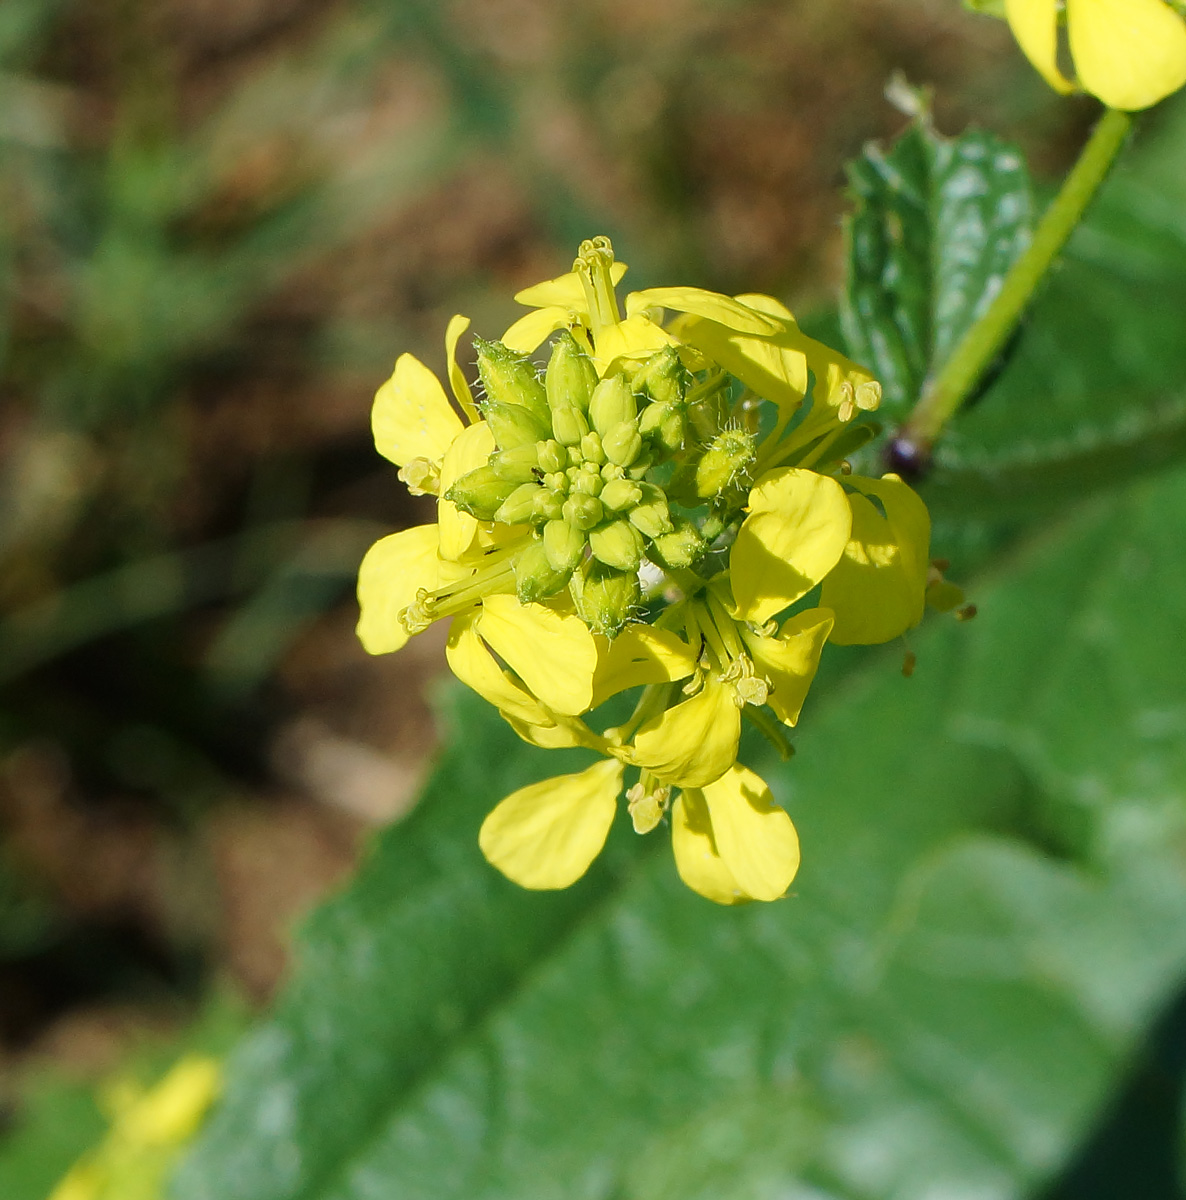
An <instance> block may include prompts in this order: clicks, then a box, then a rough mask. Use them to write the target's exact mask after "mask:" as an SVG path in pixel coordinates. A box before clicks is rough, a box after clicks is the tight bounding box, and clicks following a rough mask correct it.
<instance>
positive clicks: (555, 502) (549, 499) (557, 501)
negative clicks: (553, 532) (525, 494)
mask: <svg viewBox="0 0 1186 1200" xmlns="http://www.w3.org/2000/svg"><path fill="white" fill-rule="evenodd" d="M563 512H564V493H563V492H556V491H553V490H552V489H551V488H546V487H543V488H540V490H539V491H538V492H537V493H536V496H535V499H534V500H533V501H532V505H531V520H532V524H533V525H539V524H541V523H542V522H544V521H556V520H559V518H560V516H561V514H562V513H563Z"/></svg>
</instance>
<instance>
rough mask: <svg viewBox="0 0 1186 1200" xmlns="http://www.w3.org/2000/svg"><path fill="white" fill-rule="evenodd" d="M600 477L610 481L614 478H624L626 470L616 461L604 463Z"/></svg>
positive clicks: (607, 481)
mask: <svg viewBox="0 0 1186 1200" xmlns="http://www.w3.org/2000/svg"><path fill="white" fill-rule="evenodd" d="M601 478H602V479H604V480H605V482H606V483H610V482H612V481H613V480H615V479H625V478H626V472H625V471H624V470H623V469H622V468H621V467H619V466H618V464H617V463H606V464H605V466H603V467H602V468H601Z"/></svg>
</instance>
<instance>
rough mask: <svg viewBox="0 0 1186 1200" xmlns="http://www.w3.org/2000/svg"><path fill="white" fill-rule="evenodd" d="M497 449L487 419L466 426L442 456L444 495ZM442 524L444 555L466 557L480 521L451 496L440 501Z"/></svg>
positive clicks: (453, 557) (458, 558) (447, 556)
mask: <svg viewBox="0 0 1186 1200" xmlns="http://www.w3.org/2000/svg"><path fill="white" fill-rule="evenodd" d="M493 452H494V435H493V434H492V433H491V432H490V426H489V425H487V424H486V422H485V421H479V422H478V423H477V424H476V425H469V426H467V427H466V428H464V429H463V430H462V431H461V432H460V433H459V434H458V436H457V438H456V439H455V440H454V442H453V444H452V445H451V446H450V447H449V449H448V450H447V451H446V453H445V457H444V458H443V459H442V460H441V495H442V496H444V494H445V493H446V492H447V491H448V490H449V489H450V488H451V487H452V486H453V484H454V483H456V482H457V480H458V479H460V478H461V476H462V475H465V474H466V473H467V472H469V471H475V470H477V468H478V467H480V466H482V465H483V464H484V463H485V462H486V461H487V459H489V457H490V455H491V454H492V453H493ZM437 521H438V522H439V523H440V527H441V557H442V558H448V559H452V560H453V561H454V562H457V561H458V560H460V559H462V558H464V557H465V555H466V554H468V553H469V551H470V550H471V549H472V548H473V545H474V541H475V539H476V538H477V536H478V522H477V520H476V519H475V518H474V517H471V516H470V515H469V513H464V512H462V511H461V509H459V508H458V507H457V505H456V504H454V503H453V502H452V501H451V500H441V501H439V503H438V504H437Z"/></svg>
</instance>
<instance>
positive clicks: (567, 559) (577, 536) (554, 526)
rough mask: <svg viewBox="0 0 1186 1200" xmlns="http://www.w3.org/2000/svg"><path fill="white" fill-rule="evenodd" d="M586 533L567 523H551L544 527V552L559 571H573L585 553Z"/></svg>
mask: <svg viewBox="0 0 1186 1200" xmlns="http://www.w3.org/2000/svg"><path fill="white" fill-rule="evenodd" d="M586 540H587V539H586V537H585V533H584V531H583V530H581V529H576V528H574V527H573V526H572V525H570V524H569V523H568V522H567V521H563V520H561V521H549V522H548V523H547V524H546V525H545V526H544V540H543V546H544V551H545V552H546V553H547V556H548V562H549V563H551V564H552V566H553V567H554V568H555V569H556V570H557V571H573V570H575V569H576V567H577V564H578V563H579V562H580V561H581V556H582V555H583V554H584V552H585V542H586Z"/></svg>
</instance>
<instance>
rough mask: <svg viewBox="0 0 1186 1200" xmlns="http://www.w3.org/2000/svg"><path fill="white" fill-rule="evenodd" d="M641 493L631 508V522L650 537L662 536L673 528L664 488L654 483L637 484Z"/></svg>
mask: <svg viewBox="0 0 1186 1200" xmlns="http://www.w3.org/2000/svg"><path fill="white" fill-rule="evenodd" d="M635 486H636V487H638V488H639V491H640V493H641V495H640V498H639V503H638V504H636V505H635V506H634V507H633V508H632V509H631V510H630V523H631V524H632V525H633V526H634V527H635V529H638V530H639V531H641V532H642V533H645V534H646V535H647V537H649V538H657V537H662V536H663V534H665V533H670V532H671V530H672V528H673V527H672V524H671V514H670V513H669V512H668V511H667V497H666V496H665V495H664V494H663V489H662V488H659V487H656V486H655V485H654V484H653V483H643V484H636V485H635Z"/></svg>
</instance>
